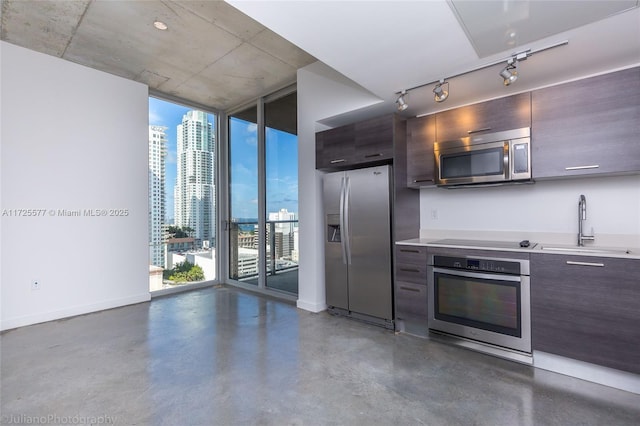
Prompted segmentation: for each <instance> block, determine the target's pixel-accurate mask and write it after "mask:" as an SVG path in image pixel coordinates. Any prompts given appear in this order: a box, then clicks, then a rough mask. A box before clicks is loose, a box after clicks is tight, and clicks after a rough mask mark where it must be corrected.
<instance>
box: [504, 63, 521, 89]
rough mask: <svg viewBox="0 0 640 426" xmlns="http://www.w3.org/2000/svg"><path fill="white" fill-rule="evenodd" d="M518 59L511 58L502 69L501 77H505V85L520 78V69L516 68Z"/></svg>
mask: <svg viewBox="0 0 640 426" xmlns="http://www.w3.org/2000/svg"><path fill="white" fill-rule="evenodd" d="M516 64H517V61H516V60H514V59H513V58H512V59H509V60H508V61H507V66H506V67H504V68H503V69H502V71H500V77H502V78H503V79H504V81H503V83H504V85H505V86H508V85H510V84H511V83H513V82H514V81H516V80H517V79H518V71H517V70H516Z"/></svg>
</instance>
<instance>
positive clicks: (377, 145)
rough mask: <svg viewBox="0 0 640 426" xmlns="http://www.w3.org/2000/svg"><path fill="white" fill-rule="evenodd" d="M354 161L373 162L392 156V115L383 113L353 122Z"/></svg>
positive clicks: (389, 158)
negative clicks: (354, 135)
mask: <svg viewBox="0 0 640 426" xmlns="http://www.w3.org/2000/svg"><path fill="white" fill-rule="evenodd" d="M355 133H356V138H355V144H356V147H355V162H356V163H362V164H365V163H375V162H380V161H383V160H391V159H392V158H393V136H394V135H393V116H392V115H385V116H382V117H377V118H373V119H370V120H365V121H360V122H358V123H356V124H355Z"/></svg>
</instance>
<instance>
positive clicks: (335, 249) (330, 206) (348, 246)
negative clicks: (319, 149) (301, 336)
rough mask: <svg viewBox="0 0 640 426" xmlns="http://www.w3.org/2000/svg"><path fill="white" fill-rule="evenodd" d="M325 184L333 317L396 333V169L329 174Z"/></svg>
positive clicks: (328, 280)
mask: <svg viewBox="0 0 640 426" xmlns="http://www.w3.org/2000/svg"><path fill="white" fill-rule="evenodd" d="M323 184H324V185H323V197H324V213H325V231H326V236H325V287H326V297H327V305H328V306H329V311H330V312H332V313H338V314H342V315H348V316H352V317H354V318H358V319H362V320H367V321H371V322H376V323H380V324H381V325H385V326H388V327H392V326H393V290H392V288H393V285H392V268H391V203H392V199H391V188H392V173H391V166H386V165H385V166H377V167H369V168H366V169H358V170H349V171H344V172H334V173H329V174H327V175H325V176H324V181H323Z"/></svg>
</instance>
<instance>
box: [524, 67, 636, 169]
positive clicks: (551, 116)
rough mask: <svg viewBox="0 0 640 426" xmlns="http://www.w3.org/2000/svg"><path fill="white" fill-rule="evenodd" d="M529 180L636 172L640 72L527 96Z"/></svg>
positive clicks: (578, 83)
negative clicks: (529, 103) (529, 106)
mask: <svg viewBox="0 0 640 426" xmlns="http://www.w3.org/2000/svg"><path fill="white" fill-rule="evenodd" d="M531 132H532V135H531V147H532V152H531V170H532V172H533V177H534V178H538V179H539V178H551V177H571V176H582V175H594V174H602V173H629V172H638V171H640V68H632V69H628V70H624V71H619V72H615V73H611V74H606V75H601V76H597V77H593V78H588V79H584V80H580V81H575V82H571V83H567V84H561V85H559V86H553V87H548V88H545V89H541V90H536V91H534V92H533V93H532V130H531Z"/></svg>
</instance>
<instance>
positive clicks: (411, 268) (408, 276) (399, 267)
mask: <svg viewBox="0 0 640 426" xmlns="http://www.w3.org/2000/svg"><path fill="white" fill-rule="evenodd" d="M396 279H397V280H401V281H407V282H410V283H414V284H420V285H424V286H426V285H427V262H426V261H425V262H424V264H423V265H418V264H412V263H396Z"/></svg>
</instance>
